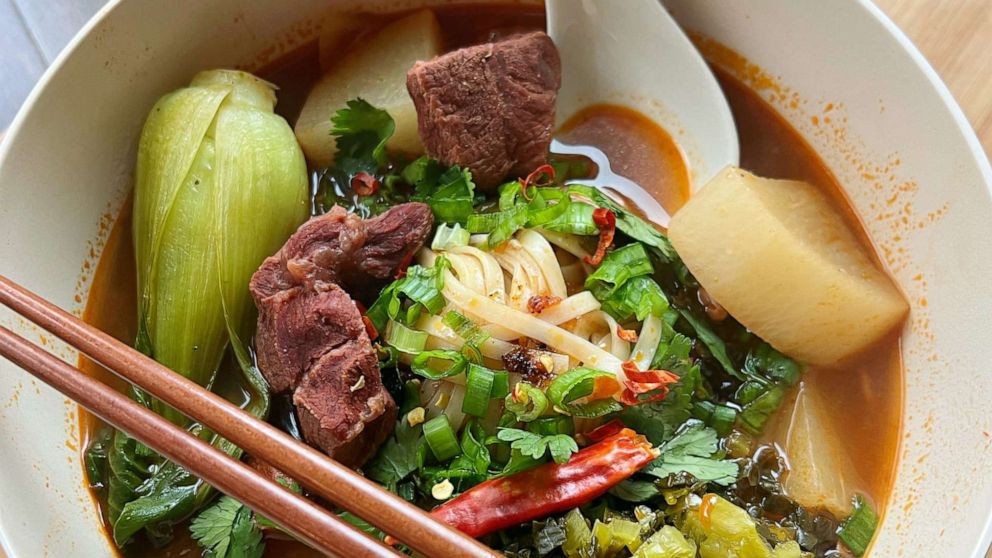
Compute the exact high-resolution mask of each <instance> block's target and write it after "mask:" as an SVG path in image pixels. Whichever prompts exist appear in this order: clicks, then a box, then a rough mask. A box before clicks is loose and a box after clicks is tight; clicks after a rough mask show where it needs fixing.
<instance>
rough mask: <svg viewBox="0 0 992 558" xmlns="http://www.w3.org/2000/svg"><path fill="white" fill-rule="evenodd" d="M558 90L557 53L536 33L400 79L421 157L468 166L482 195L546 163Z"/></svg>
mask: <svg viewBox="0 0 992 558" xmlns="http://www.w3.org/2000/svg"><path fill="white" fill-rule="evenodd" d="M560 85H561V61H560V60H559V58H558V51H557V49H556V48H555V45H554V43H552V42H551V39H550V38H549V37H548V36H547V35H546V34H544V33H542V32H534V33H528V34H525V35H516V36H513V37H510V38H507V39H504V40H501V41H498V42H495V43H487V44H483V45H477V46H473V47H466V48H462V49H459V50H456V51H453V52H449V53H448V54H444V55H442V56H439V57H437V58H435V59H433V60H431V61H428V62H418V63H417V64H416V65H415V66H414V67H413V68H412V69H411V70H410V71H409V72H407V76H406V86H407V90H408V91H409V92H410V97H412V98H413V103H414V105H415V106H416V108H417V121H418V129H419V133H420V139H421V141H423V143H424V147H425V148H426V149H427V153H428V154H430V155H431V156H432V157H435V158H437V159H440V160H441V161H442V162H444V163H446V164H449V165H462V166H467V167H469V168H470V169H471V170H472V177H473V178H474V179H475V183H476V184H477V185H478V186H479V187H480V188H482V189H491V188H492V187H494V186H496V185H497V184H499V183H500V181H502V180H503V179H504V178H505V177H506V176H508V175H514V176H522V175H526V174H527V173H529V172H530V171H532V170H534V169H535V168H536V167H538V166H540V165H541V164H543V163H544V162H545V160H546V158H547V153H548V146H549V145H550V143H551V132H552V129H553V127H554V121H555V99H556V97H557V94H558V88H559V86H560Z"/></svg>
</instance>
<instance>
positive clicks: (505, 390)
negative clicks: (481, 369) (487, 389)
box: [489, 370, 510, 399]
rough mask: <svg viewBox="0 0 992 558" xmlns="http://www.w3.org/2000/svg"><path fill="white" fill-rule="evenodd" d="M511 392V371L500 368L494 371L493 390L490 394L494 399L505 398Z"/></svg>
mask: <svg viewBox="0 0 992 558" xmlns="http://www.w3.org/2000/svg"><path fill="white" fill-rule="evenodd" d="M509 394H510V373H509V372H507V371H506V370H498V371H496V372H494V373H493V392H492V393H490V394H489V396H490V397H492V398H493V399H503V398H504V397H506V396H507V395H509Z"/></svg>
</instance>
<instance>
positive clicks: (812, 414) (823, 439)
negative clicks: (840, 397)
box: [775, 388, 863, 517]
mask: <svg viewBox="0 0 992 558" xmlns="http://www.w3.org/2000/svg"><path fill="white" fill-rule="evenodd" d="M829 413H830V411H829V408H828V406H827V405H826V404H825V403H824V401H823V399H822V397H820V396H819V395H817V393H816V392H815V390H813V389H810V388H802V389H801V390H800V392H799V394H798V396H797V398H796V403H795V406H794V407H793V409H792V413H791V415H792V416H791V419H789V420H784V421H782V422H781V423H779V425H778V429H777V435H776V436H775V439H776V440H777V441H778V442H779V444H780V445H782V446H783V447H784V448H785V453H786V455H788V457H789V473H788V475H786V477H785V483H784V488H785V492H786V494H788V495H789V497H790V498H792V499H793V500H795V501H796V502H797V503H799V504H801V505H802V506H805V507H809V508H818V507H819V508H826V509H827V510H829V511H830V512H831V513H833V514H834V515H835V516H837V517H845V516H847V515H848V514H849V513H850V512H851V498H853V497H854V493H855V492H856V491H857V490H858V489H861V488H862V486H863V483H861V481H860V476H859V475H858V471H857V468H856V467H855V465H854V461H853V459H852V457H851V455H849V454H848V453H847V451H846V448H845V444H844V443H843V442H842V441H841V439H840V438H839V437H838V436H837V433H836V430H835V429H834V427H833V421H832V420H831V417H830V414H829Z"/></svg>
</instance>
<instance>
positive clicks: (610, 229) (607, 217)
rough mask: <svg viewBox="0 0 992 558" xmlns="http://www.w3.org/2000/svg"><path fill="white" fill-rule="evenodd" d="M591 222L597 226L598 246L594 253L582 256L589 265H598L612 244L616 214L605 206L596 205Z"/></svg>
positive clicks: (615, 230) (615, 226) (615, 228)
mask: <svg viewBox="0 0 992 558" xmlns="http://www.w3.org/2000/svg"><path fill="white" fill-rule="evenodd" d="M592 222H593V223H596V226H597V227H599V246H596V253H595V254H593V255H592V256H586V257H585V258H583V260H585V262H586V263H587V264H589V265H599V264H600V263H601V262H602V261H603V257H604V256H606V249H607V248H609V247H610V245H612V244H613V235H615V234H616V232H617V216H616V215H615V214H614V213H613V212H612V211H610V210H609V209H606V208H605V207H597V208H596V209H594V210H593V211H592Z"/></svg>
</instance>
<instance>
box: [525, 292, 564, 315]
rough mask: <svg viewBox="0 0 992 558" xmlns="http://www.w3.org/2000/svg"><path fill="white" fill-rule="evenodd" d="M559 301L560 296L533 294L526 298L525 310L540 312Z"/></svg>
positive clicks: (533, 312)
mask: <svg viewBox="0 0 992 558" xmlns="http://www.w3.org/2000/svg"><path fill="white" fill-rule="evenodd" d="M559 302H561V297H560V296H555V295H534V296H532V297H530V298H529V299H528V300H527V311H528V312H530V313H531V314H540V313H541V312H544V311H545V310H547V309H548V308H551V307H552V306H554V305H556V304H558V303H559Z"/></svg>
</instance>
